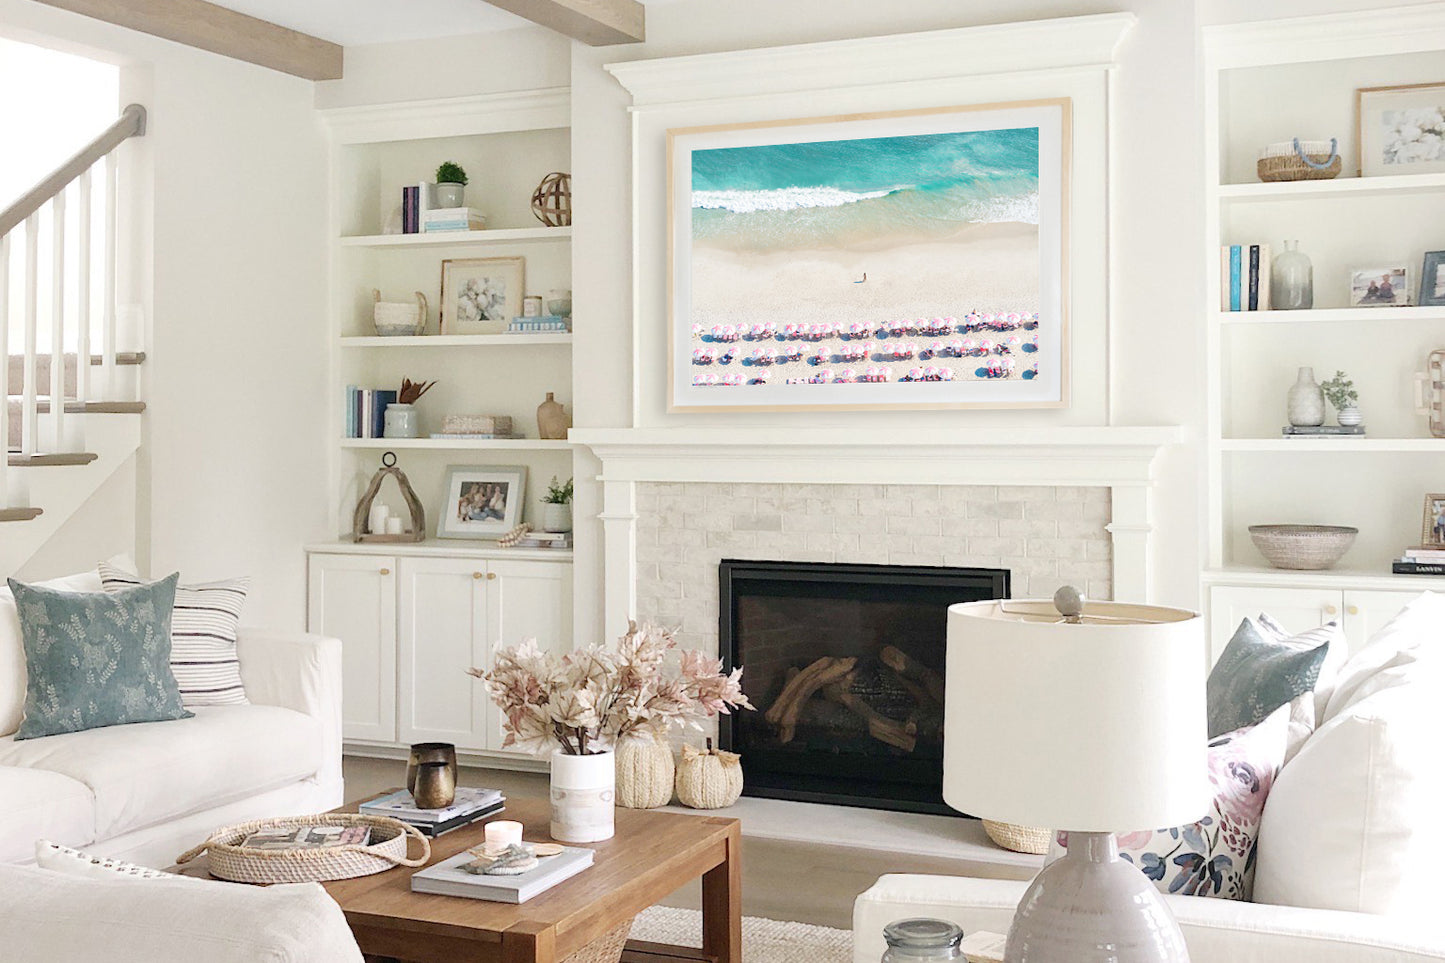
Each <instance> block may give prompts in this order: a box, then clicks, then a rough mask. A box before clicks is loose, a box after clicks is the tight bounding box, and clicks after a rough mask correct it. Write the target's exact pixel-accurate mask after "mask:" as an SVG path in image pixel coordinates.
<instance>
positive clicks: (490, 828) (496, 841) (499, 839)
mask: <svg viewBox="0 0 1445 963" xmlns="http://www.w3.org/2000/svg"><path fill="white" fill-rule="evenodd" d="M482 829H483V831H484V832H485V833H486V840H487V851H488V852H495V853H499V852H501V851H502V850H504V849H506V848H507V847H508V846H513V845H520V844H521V842H522V824H521V823H519V822H516V821H514V820H511V819H497V820H493V821H492V822H489V823H487V824H486V825H485V826H483V827H482Z"/></svg>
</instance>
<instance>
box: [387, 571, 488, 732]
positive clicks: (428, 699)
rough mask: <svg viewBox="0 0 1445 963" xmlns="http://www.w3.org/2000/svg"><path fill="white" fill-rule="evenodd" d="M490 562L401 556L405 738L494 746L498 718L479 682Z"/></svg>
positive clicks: (400, 664) (400, 674)
mask: <svg viewBox="0 0 1445 963" xmlns="http://www.w3.org/2000/svg"><path fill="white" fill-rule="evenodd" d="M486 565H487V563H486V562H484V561H479V560H475V559H465V558H404V559H402V560H401V584H400V590H399V593H398V604H399V614H400V619H399V625H400V637H399V639H398V650H399V659H398V679H397V683H398V689H399V697H398V698H399V702H400V719H401V727H400V739H401V741H402V742H407V743H413V742H450V743H454V744H455V745H456V746H457V748H458V749H474V750H475V749H488V748H491V746H490V745H489V742H490V741H491V734H492V733H493V732H495V731H496V730H497V729H498V727H499V725H500V723H498V721H497V712H496V710H495V709H494V708H493V707H492V704H491V702H490V700H488V699H487V693H486V689H485V688H484V687H483V685H482V683H481V682H480V681H479V680H477V679H475V678H473V677H472V676H470V675H468V674H467V669H468V668H470V667H472V666H478V667H480V668H486V667H487V666H488V665H489V663H490V661H491V659H490V654H489V652H488V649H487V639H488V634H487V631H486V620H487V612H488V605H487V600H488V597H489V595H490V594H491V593H490V591H489V587H490V585H491V584H492V582H491V581H489V580H488V579H487V568H486Z"/></svg>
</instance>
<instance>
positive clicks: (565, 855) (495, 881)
mask: <svg viewBox="0 0 1445 963" xmlns="http://www.w3.org/2000/svg"><path fill="white" fill-rule="evenodd" d="M476 858H477V857H476V856H475V855H473V854H472V853H469V852H462V853H458V854H457V855H455V856H453V857H452V858H451V859H444V860H442V861H441V862H440V863H437V864H436V865H435V866H429V867H427V868H426V869H423V870H420V871H418V872H416V873H413V874H412V877H411V891H412V892H413V893H435V894H437V895H440V896H464V897H466V898H468V899H486V900H491V901H493V902H495V903H525V902H526V901H527V900H529V899H531V898H532V897H533V896H536V895H537V894H538V893H544V892H546V891H547V890H549V889H551V888H552V887H553V886H556V885H557V884H558V883H560V882H562V881H563V880H565V879H570V878H571V877H573V876H576V875H577V874H578V873H580V872H582V871H583V870H584V869H586V868H587V867H588V866H591V865H592V850H590V849H576V848H574V847H571V846H568V847H565V848H564V849H563V850H562V852H561V854H560V855H557V856H548V857H547V858H545V859H541V860H538V862H537V867H536V868H535V869H529V870H527V872H525V873H522V874H521V875H520V876H474V875H472V874H471V873H468V872H467V871H466V870H464V869H462V867H463V866H464V865H466V864H467V863H469V862H471V861H472V860H474V859H476Z"/></svg>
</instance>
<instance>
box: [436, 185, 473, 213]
mask: <svg viewBox="0 0 1445 963" xmlns="http://www.w3.org/2000/svg"><path fill="white" fill-rule="evenodd" d="M466 190H467V188H466V185H464V184H438V185H437V206H438V207H464V206H466V205H465V204H464V203H463V202H464V200H465V199H466Z"/></svg>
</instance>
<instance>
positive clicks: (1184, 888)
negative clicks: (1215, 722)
mask: <svg viewBox="0 0 1445 963" xmlns="http://www.w3.org/2000/svg"><path fill="white" fill-rule="evenodd" d="M1289 710H1290V707H1289V706H1288V705H1283V706H1280V707H1279V708H1278V709H1276V710H1275V711H1274V712H1272V713H1271V714H1270V715H1269V716H1268V717H1267V718H1266V719H1265V720H1264V721H1263V722H1261V723H1259V724H1258V725H1255V726H1246V727H1245V728H1242V729H1236V730H1235V731H1234V732H1230V733H1226V734H1225V735H1222V736H1220V737H1219V738H1217V739H1214V740H1212V741H1211V742H1210V744H1209V782H1210V785H1211V786H1212V787H1213V789H1214V801H1213V802H1212V803H1211V805H1210V808H1209V812H1208V814H1207V815H1205V817H1204V818H1203V819H1201V820H1199V822H1197V823H1191V824H1189V825H1187V826H1173V827H1170V828H1168V829H1156V830H1152V831H1150V830H1145V831H1143V832H1133V833H1119V834H1118V835H1117V839H1118V841H1119V855H1120V856H1121V857H1123V858H1124V859H1127V860H1128V861H1129V862H1131V863H1133V864H1134V865H1135V866H1138V867H1139V869H1140V870H1141V871H1142V872H1143V873H1144V875H1145V876H1148V877H1149V878H1150V879H1152V880H1154V885H1155V886H1156V887H1157V888H1158V889H1159V891H1160V892H1163V893H1182V894H1184V895H1185V896H1216V897H1220V898H1223V899H1237V900H1249V899H1250V898H1251V897H1252V896H1253V893H1254V859H1255V848H1256V845H1257V844H1258V840H1259V822H1260V817H1261V816H1262V815H1263V814H1264V801H1265V799H1266V797H1268V796H1269V789H1270V786H1272V785H1274V779H1275V776H1276V775H1277V774H1278V773H1279V769H1280V766H1282V765H1283V764H1284V758H1285V751H1286V749H1287V747H1288V743H1289Z"/></svg>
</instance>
